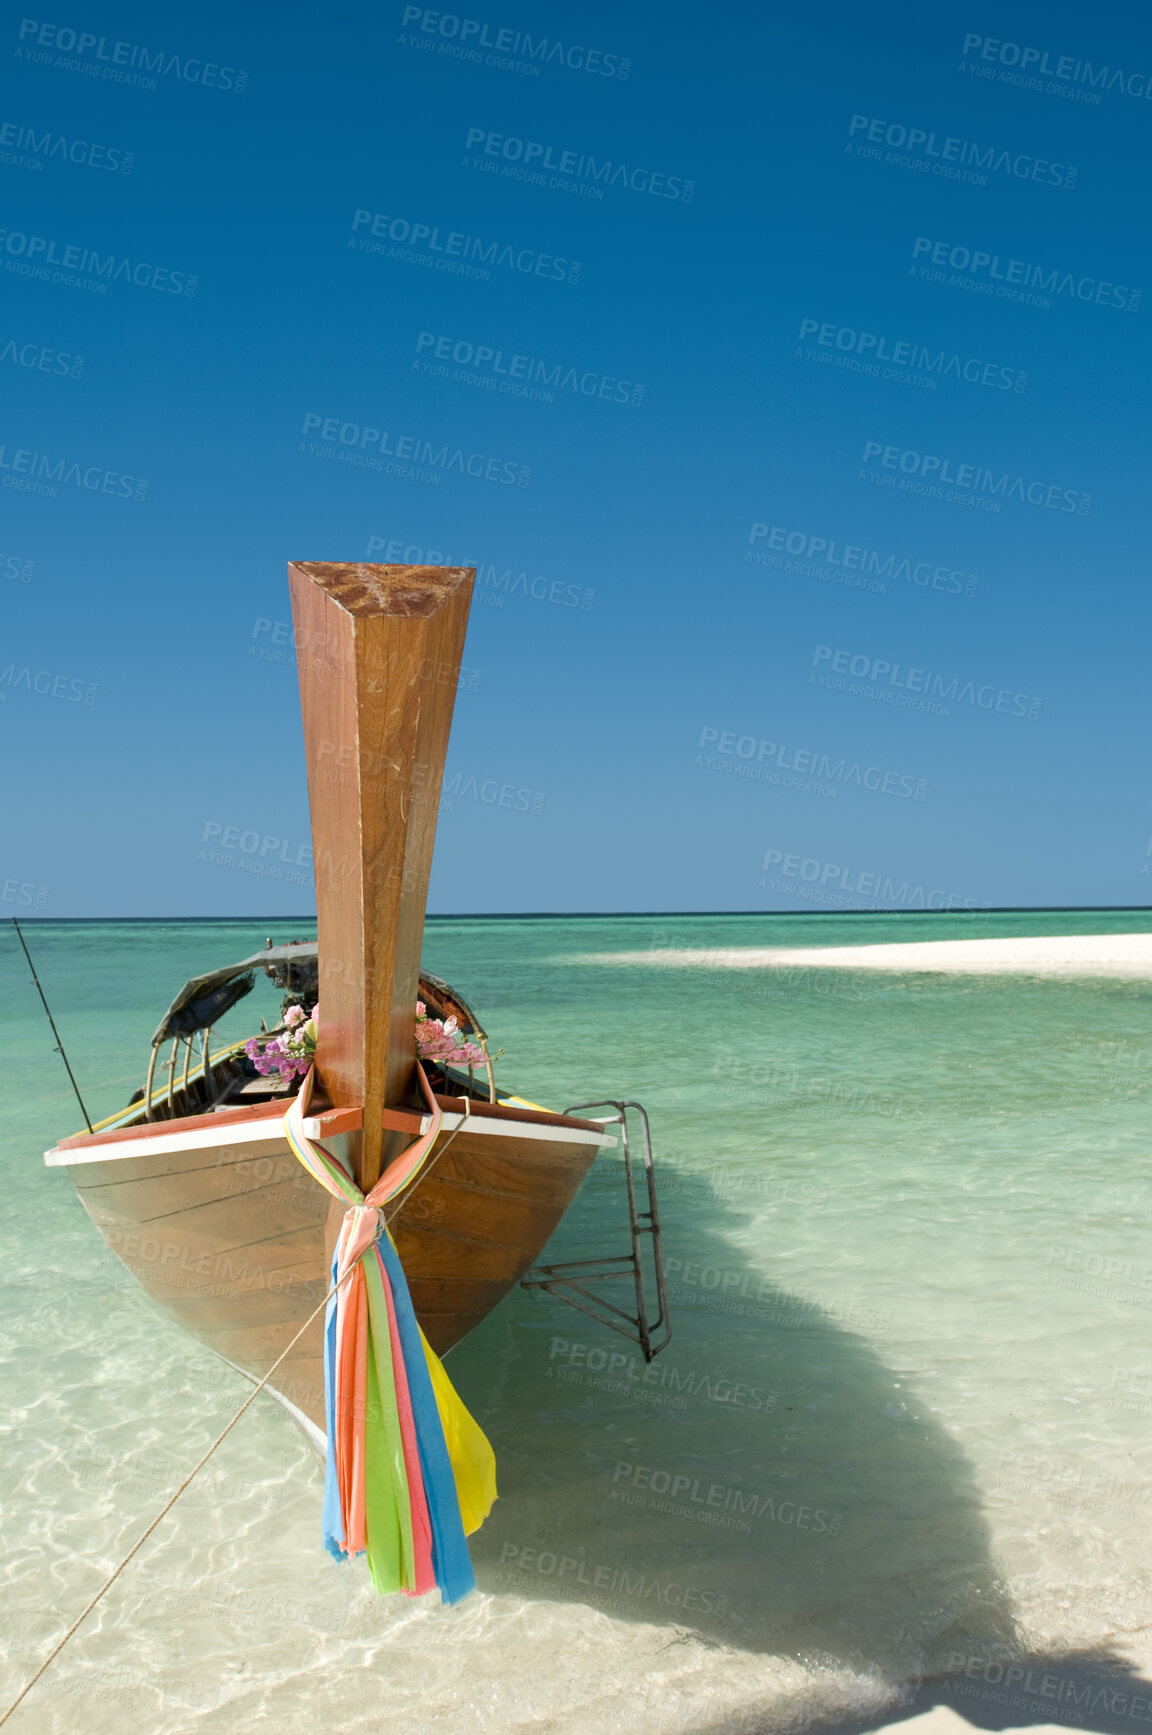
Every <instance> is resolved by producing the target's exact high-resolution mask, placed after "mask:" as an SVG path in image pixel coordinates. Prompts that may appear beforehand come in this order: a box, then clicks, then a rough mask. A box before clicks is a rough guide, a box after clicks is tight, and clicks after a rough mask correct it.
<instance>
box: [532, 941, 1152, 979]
mask: <svg viewBox="0 0 1152 1735" xmlns="http://www.w3.org/2000/svg"><path fill="white" fill-rule="evenodd" d="M564 961H565V962H566V963H583V964H640V965H644V966H647V967H648V968H652V969H659V968H660V967H662V966H664V967H666V966H668V965H677V966H679V967H680V968H684V967H686V966H687V967H691V966H697V967H698V968H700V969H707V970H779V969H796V968H797V967H803V968H806V969H809V970H816V969H819V970H893V971H907V970H935V971H944V972H946V973H948V974H953V975H965V976H1135V977H1141V978H1149V979H1152V934H1068V935H1050V936H1048V937H1046V938H1043V939H1033V938H1021V939H1013V940H914V941H908V942H905V943H902V944H893V945H884V946H734V947H693V948H689V947H683V948H676V947H667V948H659V949H658V948H655V947H654V948H653V949H652V950H651V951H647V952H596V953H583V954H580V955H579V956H574V957H570V958H567V959H565V960H564Z"/></svg>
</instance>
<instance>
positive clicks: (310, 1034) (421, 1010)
mask: <svg viewBox="0 0 1152 1735" xmlns="http://www.w3.org/2000/svg"><path fill="white" fill-rule="evenodd" d="M319 1018H320V1008H319V1006H313V1008H312V1014H311V1017H309V1015H308V1014H307V1013H306V1012H305V1010H304V1008H303V1006H295V1005H294V1006H289V1007H288V1009H287V1011H286V1012H285V1014H284V1034H283V1035H282V1036H274V1037H273V1038H272V1040H271V1041H270V1042H269V1041H265V1042H264V1043H263V1046H261V1039H260V1038H259V1037H258V1036H253V1037H252V1038H251V1039H250V1040H249V1041H248V1042H246V1043H245V1045H244V1052H245V1054H246V1055H247V1056H248V1058H249V1060H250V1061H251V1062H252V1064H253V1066H254V1067H255V1068H256V1071H257V1072H258V1073H260V1074H262V1075H263V1076H264V1077H268V1076H269V1075H270V1074H271V1073H273V1072H278V1073H279V1074H280V1077H281V1078H282V1079H283V1080H284V1082H285V1083H286V1084H291V1083H292V1081H293V1080H294V1079H296V1078H302V1077H303V1075H304V1074H305V1073H306V1072H307V1071H308V1068H309V1067H310V1066H311V1065H312V1062H313V1061H314V1060H315V1058H316V1028H317V1024H318V1022H319ZM416 1053H417V1054H418V1055H419V1057H420V1059H421V1060H432V1061H435V1062H436V1064H437V1065H438V1066H445V1065H452V1066H483V1065H484V1050H483V1049H482V1048H481V1047H480V1045H479V1043H477V1042H471V1041H470V1040H469V1039H468V1037H466V1036H465V1035H464V1032H463V1031H462V1030H461V1029H460V1027H459V1023H458V1021H457V1020H456V1019H455V1018H448V1019H443V1018H429V1016H428V1009H427V1007H426V1006H425V1004H424V1002H423V1000H417V1002H416Z"/></svg>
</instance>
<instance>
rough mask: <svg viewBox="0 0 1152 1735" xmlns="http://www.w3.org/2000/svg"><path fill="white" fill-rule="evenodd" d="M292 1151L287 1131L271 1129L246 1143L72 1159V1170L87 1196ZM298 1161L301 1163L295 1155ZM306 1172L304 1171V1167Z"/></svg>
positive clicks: (237, 1166) (232, 1167)
mask: <svg viewBox="0 0 1152 1735" xmlns="http://www.w3.org/2000/svg"><path fill="white" fill-rule="evenodd" d="M284 1154H288V1155H291V1153H290V1152H289V1151H288V1146H287V1145H286V1144H285V1143H284V1137H283V1134H282V1133H281V1132H280V1131H279V1129H277V1131H276V1133H275V1134H273V1133H272V1132H271V1130H269V1136H268V1138H267V1139H260V1140H257V1141H255V1142H253V1143H252V1144H243V1145H202V1146H201V1147H200V1149H199V1150H196V1151H157V1152H156V1153H155V1155H153V1156H139V1157H123V1158H117V1159H116V1160H115V1161H114V1162H113V1161H109V1160H108V1159H106V1158H105V1159H102V1160H101V1161H100V1162H97V1163H70V1164H69V1165H68V1173H69V1174H70V1175H71V1177H72V1181H73V1184H74V1186H75V1188H76V1191H77V1192H78V1193H79V1194H80V1195H81V1197H82V1198H83V1197H84V1196H85V1195H86V1194H88V1193H91V1192H95V1191H98V1190H99V1189H101V1188H103V1187H118V1186H121V1185H122V1184H124V1183H125V1182H132V1181H139V1180H159V1179H160V1178H161V1177H162V1176H164V1175H172V1176H177V1175H188V1174H195V1173H198V1172H200V1171H201V1170H205V1169H214V1168H218V1169H220V1170H221V1172H223V1173H227V1172H228V1171H233V1172H237V1171H243V1170H244V1169H245V1168H246V1167H247V1165H248V1164H250V1163H252V1164H256V1163H260V1162H263V1161H266V1160H267V1159H268V1158H269V1157H276V1156H281V1155H284ZM292 1161H293V1162H294V1163H297V1167H299V1166H300V1165H299V1163H298V1162H297V1159H296V1158H295V1157H293V1158H292ZM301 1172H303V1171H301Z"/></svg>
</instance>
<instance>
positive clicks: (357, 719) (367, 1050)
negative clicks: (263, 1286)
mask: <svg viewBox="0 0 1152 1735" xmlns="http://www.w3.org/2000/svg"><path fill="white" fill-rule="evenodd" d="M288 577H289V584H290V587H291V592H292V617H293V622H294V627H295V638H296V645H297V663H298V669H299V676H300V700H301V708H302V710H303V714H304V742H305V755H306V760H307V766H308V800H309V805H310V808H311V814H312V835H313V839H314V856H315V864H316V907H317V943H318V947H319V962H320V1010H321V1020H320V1039H319V1050H318V1053H317V1071H318V1074H319V1077H320V1080H321V1082H322V1083H323V1085H324V1087H325V1089H326V1090H327V1092H328V1097H329V1101H330V1102H331V1105H332V1107H333V1108H336V1109H344V1108H349V1107H352V1106H356V1105H362V1107H363V1109H364V1124H363V1130H362V1131H361V1132H360V1133H350V1134H349V1153H350V1156H351V1160H352V1164H353V1172H354V1174H355V1176H356V1180H357V1182H358V1184H359V1186H360V1187H361V1188H362V1189H363V1190H364V1191H367V1190H368V1189H369V1188H370V1187H371V1186H372V1185H373V1184H374V1183H375V1181H376V1180H377V1178H378V1176H379V1174H380V1168H381V1163H382V1160H383V1157H384V1153H385V1148H386V1147H385V1134H384V1132H383V1129H382V1116H383V1113H384V1110H385V1109H386V1108H399V1107H401V1106H402V1105H403V1103H404V1100H405V1098H406V1097H407V1096H408V1094H409V1091H410V1089H411V1086H412V1082H413V1070H414V1066H415V1009H416V996H417V983H418V980H419V974H420V947H421V942H422V939H423V934H424V908H425V904H426V902H427V897H428V877H429V874H430V872H431V867H432V847H433V843H434V841H435V835H436V813H437V808H438V804H439V800H440V788H441V784H442V781H443V775H444V757H445V754H446V752H447V749H448V733H449V729H450V728H451V723H452V710H453V702H454V695H455V691H456V686H457V683H458V681H459V671H460V659H461V655H462V653H463V649H464V635H465V632H466V630H467V626H468V607H469V603H470V601H471V596H472V584H473V580H474V579H475V569H474V568H472V567H460V566H457V567H432V566H363V565H356V564H351V563H335V562H310V561H299V562H294V563H292V564H291V565H290V566H289V568H288ZM387 1136H388V1139H389V1141H390V1142H389V1144H388V1146H387V1149H388V1152H389V1155H390V1154H391V1151H392V1149H393V1148H396V1149H399V1148H400V1145H399V1140H400V1139H401V1137H402V1135H399V1134H389V1135H387Z"/></svg>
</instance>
